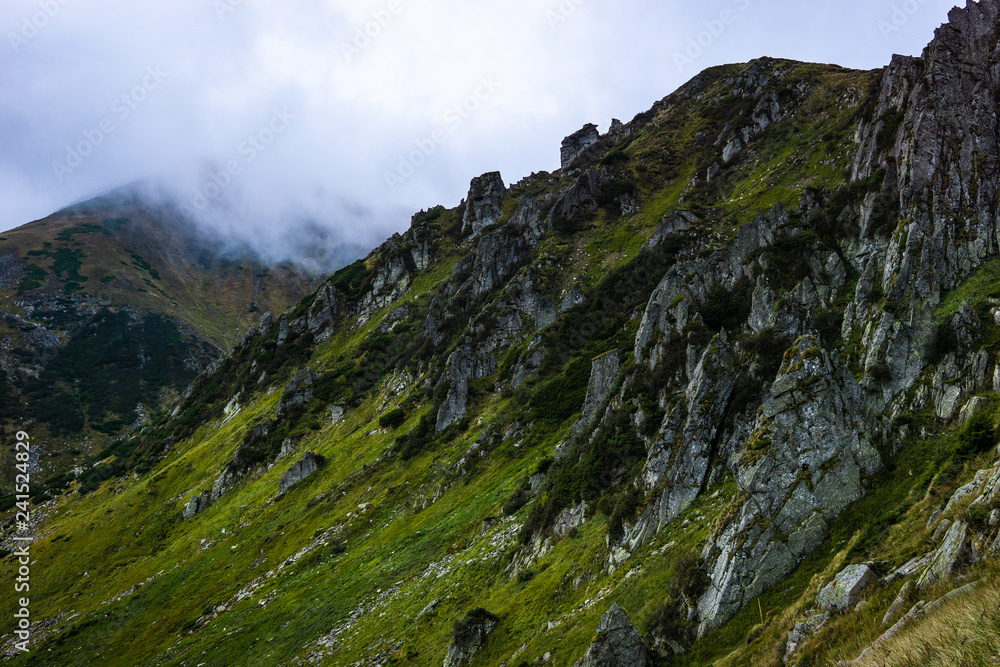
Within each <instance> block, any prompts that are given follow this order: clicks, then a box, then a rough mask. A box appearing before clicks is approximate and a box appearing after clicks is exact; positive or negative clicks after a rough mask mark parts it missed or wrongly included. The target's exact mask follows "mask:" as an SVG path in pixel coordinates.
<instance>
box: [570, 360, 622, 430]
mask: <svg viewBox="0 0 1000 667" xmlns="http://www.w3.org/2000/svg"><path fill="white" fill-rule="evenodd" d="M621 365H622V362H621V358H620V357H619V355H618V351H617V350H612V351H611V352H608V353H607V354H603V355H601V356H600V357H598V358H597V359H594V360H593V361H592V362H591V366H590V383H589V384H588V385H587V397H586V399H585V400H584V402H583V417H581V418H580V424H582V426H586V425H587V424H589V423H590V421H591V420H592V419H593V418H594V416H595V415H596V414H597V411H598V410H600V408H601V405H602V404H603V403H604V401H606V400H607V398H608V394H610V393H611V388H612V387H613V386H614V383H615V379H616V378H617V377H618V370H619V369H620V368H621Z"/></svg>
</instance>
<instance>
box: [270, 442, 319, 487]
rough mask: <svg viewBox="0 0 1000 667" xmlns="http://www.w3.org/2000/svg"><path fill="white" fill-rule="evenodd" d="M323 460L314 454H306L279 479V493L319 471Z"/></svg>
mask: <svg viewBox="0 0 1000 667" xmlns="http://www.w3.org/2000/svg"><path fill="white" fill-rule="evenodd" d="M324 461H325V459H324V458H323V457H322V456H320V455H319V454H316V453H314V452H306V453H305V454H304V455H303V456H302V458H301V459H299V460H298V461H296V462H295V463H294V464H292V467H291V468H289V469H288V472H286V473H285V474H284V475H282V476H281V479H280V480H279V481H278V488H279V489H280V492H281V493H284V492H285V491H287V490H288V488H289V487H291V486H292V485H294V484H298V483H299V482H301V481H302V480H304V479H305V478H306V477H309V476H310V475H312V474H313V473H314V472H316V471H317V470H319V469H320V467H321V466H322V465H323V463H324Z"/></svg>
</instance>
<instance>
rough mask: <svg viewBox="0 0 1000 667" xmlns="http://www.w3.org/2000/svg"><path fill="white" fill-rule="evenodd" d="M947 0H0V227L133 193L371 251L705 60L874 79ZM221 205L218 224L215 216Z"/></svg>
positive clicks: (649, 99) (912, 48) (912, 49)
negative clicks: (155, 190) (785, 64)
mask: <svg viewBox="0 0 1000 667" xmlns="http://www.w3.org/2000/svg"><path fill="white" fill-rule="evenodd" d="M952 5H953V2H951V1H946V0H700V1H699V2H690V1H684V2H680V1H673V0H669V1H667V0H661V1H656V2H654V1H653V0H503V1H502V2H501V1H494V2H474V1H470V0H461V1H460V0H371V1H367V0H294V1H289V0H284V1H283V2H279V1H278V0H143V1H142V2H137V1H135V0H128V1H126V0H3V2H2V5H0V27H2V34H3V37H4V38H3V43H2V44H0V229H9V228H12V227H15V226H17V225H20V224H23V223H25V222H28V221H31V220H34V219H38V218H41V217H43V216H45V215H48V214H49V213H52V212H54V211H56V210H57V209H59V208H61V207H63V206H66V205H68V204H70V203H73V202H74V201H78V200H80V199H84V198H88V197H90V196H93V195H95V194H99V193H101V192H103V191H106V190H109V189H111V188H114V187H117V186H120V185H123V184H126V183H129V182H132V181H135V180H137V179H148V178H163V179H166V180H167V181H168V182H169V183H170V184H171V187H172V188H173V189H174V191H176V192H178V193H179V195H178V196H179V197H180V198H181V200H182V202H183V203H185V204H186V205H189V206H190V207H191V208H192V210H195V211H201V210H204V211H206V212H212V213H211V215H213V216H214V218H215V220H216V222H218V223H219V224H223V225H228V226H230V227H231V228H234V229H239V228H240V227H241V226H246V225H249V226H257V227H260V226H266V227H268V228H269V229H270V230H271V231H272V233H275V232H276V231H277V230H280V229H281V226H282V225H283V224H287V222H288V221H289V220H291V219H293V218H303V217H306V218H310V219H312V220H315V221H317V222H320V223H322V224H325V225H331V226H333V227H335V228H336V229H337V230H338V232H337V233H338V234H341V235H342V236H343V237H344V238H345V239H346V240H351V241H356V242H361V243H364V244H367V245H373V244H374V243H376V242H377V241H378V240H379V239H381V238H383V237H384V236H385V235H387V234H389V233H391V232H392V231H399V230H403V229H405V228H406V227H407V226H408V224H409V218H410V214H411V213H412V212H413V211H416V210H419V209H421V208H426V207H430V206H433V205H435V204H437V203H443V204H446V205H449V206H452V205H455V204H457V203H458V202H459V200H460V199H461V198H462V197H463V196H464V195H465V194H466V192H467V190H468V184H469V180H470V178H471V177H473V176H476V175H479V174H481V173H483V172H486V171H493V170H499V171H500V172H501V173H502V174H503V177H504V179H505V181H506V182H507V183H508V184H509V183H512V182H515V181H517V180H519V179H520V178H522V177H524V176H526V175H528V174H530V173H531V172H533V171H541V170H553V169H556V168H558V166H559V143H560V140H561V139H562V137H563V136H565V135H567V134H570V133H571V132H573V131H575V130H576V129H578V128H579V127H581V126H582V125H583V124H585V123H588V122H594V123H597V124H598V126H599V127H600V128H601V130H602V131H605V130H606V129H607V127H608V124H609V123H610V120H611V118H613V117H615V118H620V119H622V120H626V121H627V120H629V119H631V118H632V117H633V116H634V115H635V114H637V113H639V112H641V111H644V110H646V109H648V108H649V107H650V106H651V105H652V103H653V102H655V101H656V100H658V99H660V98H662V97H664V96H665V95H666V94H668V93H670V92H671V91H673V90H675V89H676V88H677V87H678V86H680V85H681V84H683V83H684V82H685V81H687V80H688V79H690V78H691V77H692V76H694V75H695V74H697V73H698V72H699V71H700V70H702V69H704V68H706V67H710V66H712V65H717V64H722V63H730V62H744V61H747V60H750V59H752V58H756V57H759V56H764V55H767V56H775V57H782V58H792V59H796V60H805V61H813V62H828V63H837V64H839V65H843V66H845V67H853V68H862V69H870V68H875V67H881V66H883V65H885V64H887V63H888V61H889V58H890V57H891V55H892V54H893V53H903V54H912V55H919V53H920V51H921V50H922V49H923V47H924V46H925V45H926V44H927V42H928V41H930V39H931V38H932V36H933V33H934V29H935V28H936V27H937V26H939V25H940V24H941V23H943V22H944V21H946V19H947V12H948V9H950V7H951V6H952ZM223 200H226V201H227V202H228V205H232V203H233V202H239V205H238V206H236V207H235V208H228V209H225V211H223V212H222V213H220V209H219V202H221V201H223Z"/></svg>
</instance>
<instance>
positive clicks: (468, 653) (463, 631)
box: [444, 609, 500, 667]
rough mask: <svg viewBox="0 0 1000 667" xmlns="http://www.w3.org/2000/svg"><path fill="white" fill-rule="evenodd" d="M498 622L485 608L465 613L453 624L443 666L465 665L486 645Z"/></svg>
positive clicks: (456, 666)
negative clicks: (452, 632)
mask: <svg viewBox="0 0 1000 667" xmlns="http://www.w3.org/2000/svg"><path fill="white" fill-rule="evenodd" d="M499 622H500V619H498V618H497V617H496V616H494V615H493V614H491V613H490V612H488V611H486V610H485V609H476V610H473V611H470V612H469V613H468V614H466V616H465V618H464V619H462V620H461V621H459V622H458V623H456V624H455V632H454V636H453V638H452V642H451V644H450V645H449V646H448V654H447V655H446V656H445V659H444V667H461V666H462V665H467V664H469V662H470V661H471V660H472V659H473V658H474V657H476V654H477V653H479V651H480V650H482V648H483V646H485V645H486V640H487V638H488V637H489V636H490V633H492V632H493V631H494V630H495V629H496V627H497V624H498V623H499Z"/></svg>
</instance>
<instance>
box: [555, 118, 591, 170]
mask: <svg viewBox="0 0 1000 667" xmlns="http://www.w3.org/2000/svg"><path fill="white" fill-rule="evenodd" d="M600 138H601V133H600V132H598V131H597V126H596V125H594V124H593V123H588V124H586V125H584V126H583V127H582V128H580V129H579V130H577V131H576V132H574V133H573V134H571V135H569V136H568V137H566V138H565V139H563V140H562V148H561V149H560V151H559V162H560V164H561V166H562V168H563V169H565V168H566V167H568V166H569V165H570V164H572V163H573V160H575V159H576V158H577V156H578V155H580V153H582V152H583V151H584V150H586V149H587V148H588V147H590V146H592V145H594V144H595V143H597V140H598V139H600Z"/></svg>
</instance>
